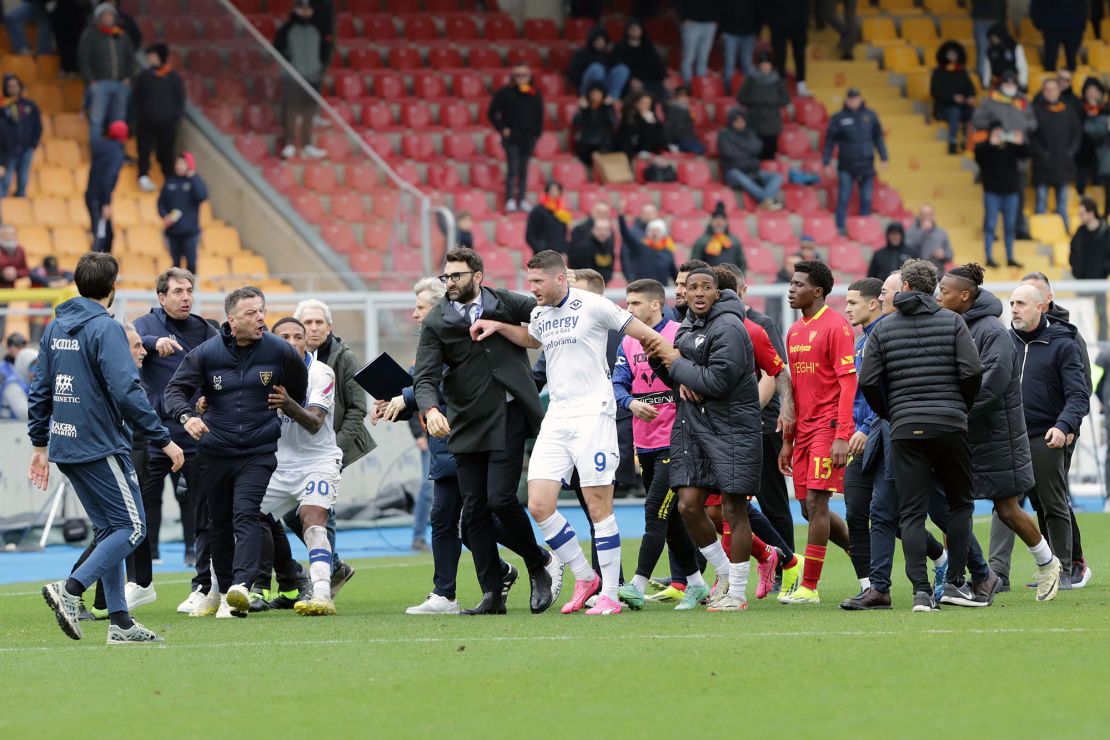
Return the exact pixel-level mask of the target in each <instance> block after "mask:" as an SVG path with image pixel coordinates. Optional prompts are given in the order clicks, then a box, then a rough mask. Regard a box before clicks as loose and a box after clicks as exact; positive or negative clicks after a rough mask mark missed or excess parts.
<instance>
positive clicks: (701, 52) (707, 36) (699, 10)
mask: <svg viewBox="0 0 1110 740" xmlns="http://www.w3.org/2000/svg"><path fill="white" fill-rule="evenodd" d="M732 1H733V0H682V2H680V3H678V15H679V17H680V18H682V66H681V68H680V69H681V72H682V81H683V82H685V83H686V86H687V87H689V85H690V83H691V82H692V81H693V79H694V77H695V76H697V77H704V76H705V75H706V74H708V72H709V54H710V52H712V51H713V38H714V37H715V36H716V35H717V21H718V20H720V17H721V9H722V8H723V7H724V6H725V5H726V4H727V3H728V2H732Z"/></svg>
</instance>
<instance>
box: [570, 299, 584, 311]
mask: <svg viewBox="0 0 1110 740" xmlns="http://www.w3.org/2000/svg"><path fill="white" fill-rule="evenodd" d="M567 305H568V306H569V307H570V310H571V311H577V310H578V309H580V308H582V301H580V300H578V299H577V298H575V299H574V300H573V301H571V302H570V303H568V304H567Z"/></svg>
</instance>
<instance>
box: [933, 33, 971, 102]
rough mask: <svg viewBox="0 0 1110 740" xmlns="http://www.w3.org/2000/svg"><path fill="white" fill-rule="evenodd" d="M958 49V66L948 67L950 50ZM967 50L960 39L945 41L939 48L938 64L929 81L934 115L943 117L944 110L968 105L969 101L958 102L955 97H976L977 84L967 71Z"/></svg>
mask: <svg viewBox="0 0 1110 740" xmlns="http://www.w3.org/2000/svg"><path fill="white" fill-rule="evenodd" d="M950 49H955V50H956V55H957V57H956V68H954V69H949V68H948V56H947V55H948V51H949V50H950ZM966 65H967V50H966V49H964V45H963V44H961V43H960V42H958V41H945V42H944V43H943V44H941V45H940V48H939V49H937V66H936V69H934V70H933V76H932V79H931V80H930V82H929V95H930V96H931V97H932V98H933V116H934V117H936V118H938V119H941V118H943V110H944V109H945V108H948V107H950V106H953V105H967V102H966V101H965V102H964V103H957V102H956V101H955V100H953V98H955V97H956V96H957V95H963V96H964V97H965V98H967V99H968V100H970V99H971V98H974V97H975V85H974V84H973V83H972V82H971V74H970V73H969V72H968V71H967V66H966Z"/></svg>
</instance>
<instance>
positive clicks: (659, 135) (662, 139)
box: [617, 113, 667, 159]
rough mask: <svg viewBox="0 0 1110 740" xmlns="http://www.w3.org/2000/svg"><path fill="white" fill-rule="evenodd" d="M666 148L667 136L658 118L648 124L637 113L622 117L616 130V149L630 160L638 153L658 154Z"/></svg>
mask: <svg viewBox="0 0 1110 740" xmlns="http://www.w3.org/2000/svg"><path fill="white" fill-rule="evenodd" d="M666 148H667V134H666V132H665V131H664V130H663V124H662V123H661V122H660V121H659V119H658V118H656V120H655V122H654V123H648V121H647V119H645V118H643V117H642V116H641V115H640V114H639V113H632V114H631V115H630V116H625V117H624V119H623V120H622V121H621V126H620V128H619V129H617V149H620V150H621V151H622V152H624V153H625V154H627V155H628V157H629V158H630V159H631V158H632V157H635V156H636V155H637V154H639V153H640V152H653V153H658V152H661V151H663V150H664V149H666Z"/></svg>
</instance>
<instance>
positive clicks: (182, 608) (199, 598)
mask: <svg viewBox="0 0 1110 740" xmlns="http://www.w3.org/2000/svg"><path fill="white" fill-rule="evenodd" d="M207 598H208V594H206V593H204V592H203V591H201V590H200V586H197V588H196V590H195V591H193V592H192V593H191V594H189V598H187V599H185V600H184V601H182V602H181V603H180V604H178V605H177V613H178V614H191V613H192V611H193V609H196V608H197V607H198V606H200V605H201V603H202V602H204V600H205V599H207Z"/></svg>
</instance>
